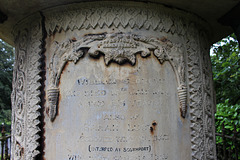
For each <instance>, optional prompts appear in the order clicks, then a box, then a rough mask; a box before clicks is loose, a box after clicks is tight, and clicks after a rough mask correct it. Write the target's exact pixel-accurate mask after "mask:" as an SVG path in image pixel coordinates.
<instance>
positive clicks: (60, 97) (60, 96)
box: [56, 91, 62, 117]
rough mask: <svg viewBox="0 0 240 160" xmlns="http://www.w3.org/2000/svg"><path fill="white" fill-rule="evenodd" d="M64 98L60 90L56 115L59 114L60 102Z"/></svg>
mask: <svg viewBox="0 0 240 160" xmlns="http://www.w3.org/2000/svg"><path fill="white" fill-rule="evenodd" d="M61 100H62V95H61V92H60V91H59V96H58V101H57V108H56V117H57V116H58V115H59V105H60V104H59V103H60V102H61Z"/></svg>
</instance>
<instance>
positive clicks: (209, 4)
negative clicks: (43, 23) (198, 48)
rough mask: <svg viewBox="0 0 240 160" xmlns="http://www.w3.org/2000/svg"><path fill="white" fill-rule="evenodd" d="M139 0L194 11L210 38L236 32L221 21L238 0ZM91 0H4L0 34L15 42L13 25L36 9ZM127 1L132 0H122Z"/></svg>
mask: <svg viewBox="0 0 240 160" xmlns="http://www.w3.org/2000/svg"><path fill="white" fill-rule="evenodd" d="M91 1H105V0H91ZM134 1H139V2H145V3H146V2H147V3H153V4H154V3H155V4H162V5H165V6H168V7H170V8H178V9H180V10H183V11H186V12H189V13H193V14H195V15H197V16H199V17H200V18H203V19H204V20H205V21H206V22H207V23H209V25H210V27H211V28H212V32H213V33H212V36H211V39H210V41H212V42H216V41H217V40H220V39H221V38H222V37H225V36H227V35H228V34H229V33H231V32H233V31H232V29H231V28H230V27H226V26H224V25H222V24H220V23H219V22H218V20H219V18H221V17H222V16H223V15H224V14H226V13H227V12H229V11H230V10H231V9H232V8H233V7H234V6H236V5H237V4H238V3H239V1H237V0H227V1H226V0H194V1H189V0H144V1H143V0H134ZM78 2H89V0H87V1H86V0H67V1H66V0H51V1H49V0H23V1H22V2H21V3H19V2H18V1H16V0H1V1H0V11H1V12H2V13H3V15H6V16H7V19H6V18H5V17H6V16H4V17H3V18H2V19H0V22H1V21H2V23H0V38H2V39H4V40H5V41H7V42H8V43H10V44H14V37H13V36H12V34H11V32H12V29H13V27H14V26H15V25H16V24H17V23H18V22H19V21H21V20H22V19H24V18H25V17H27V16H29V15H32V14H34V13H38V12H40V13H41V12H42V11H43V10H45V9H48V8H52V7H56V6H61V5H66V4H72V3H78ZM121 2H122V3H125V4H128V3H131V2H129V1H125V0H124V1H121ZM147 3H146V4H147Z"/></svg>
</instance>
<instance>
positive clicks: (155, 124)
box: [150, 121, 157, 135]
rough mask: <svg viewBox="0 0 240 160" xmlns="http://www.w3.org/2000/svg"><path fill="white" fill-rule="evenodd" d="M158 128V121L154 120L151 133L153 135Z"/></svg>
mask: <svg viewBox="0 0 240 160" xmlns="http://www.w3.org/2000/svg"><path fill="white" fill-rule="evenodd" d="M156 128H157V122H156V121H153V122H152V125H151V127H150V133H151V134H152V135H154V132H155V130H156Z"/></svg>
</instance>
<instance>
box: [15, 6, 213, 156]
mask: <svg viewBox="0 0 240 160" xmlns="http://www.w3.org/2000/svg"><path fill="white" fill-rule="evenodd" d="M208 28H209V27H208V24H206V23H205V22H204V21H203V20H202V19H200V18H199V17H197V16H195V15H192V14H190V13H187V12H183V11H180V10H177V9H172V8H167V7H164V6H161V5H156V4H148V3H137V2H112V3H108V2H101V3H100V2H91V3H79V4H73V5H67V6H61V7H56V8H51V9H46V10H43V11H42V12H41V13H39V14H35V15H33V16H31V17H28V18H26V19H25V20H23V21H22V22H20V23H19V24H18V25H17V26H16V29H15V30H14V35H15V39H16V40H15V44H16V63H15V68H14V81H13V88H14V90H13V93H12V103H13V104H12V106H13V120H12V123H13V125H12V126H13V128H12V136H13V138H12V159H27V160H29V159H46V160H55V159H58V160H61V159H62V160H66V159H68V160H87V159H92V160H96V159H97V160H136V159H141V160H144V159H146V160H150V159H153V160H175V159H179V160H187V159H199V160H202V159H206V160H207V159H208V160H211V159H216V158H215V157H216V153H215V135H214V131H215V128H214V106H215V104H214V100H213V99H214V98H213V88H212V86H213V85H212V73H211V64H210V57H209V54H208V53H209V46H210V43H209V41H208V39H209V36H210V33H211V32H210V31H209V30H208Z"/></svg>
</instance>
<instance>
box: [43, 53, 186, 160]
mask: <svg viewBox="0 0 240 160" xmlns="http://www.w3.org/2000/svg"><path fill="white" fill-rule="evenodd" d="M136 57H137V58H140V57H141V55H136ZM89 62H91V63H89ZM93 62H94V61H92V58H91V57H87V56H86V57H85V58H83V59H81V62H79V63H77V64H73V63H69V64H68V67H67V68H66V69H64V71H63V73H62V75H61V84H60V85H59V90H60V91H61V101H59V114H60V115H61V116H59V117H57V118H56V119H55V121H54V123H50V124H53V126H52V127H53V128H54V127H55V125H57V126H58V128H56V129H57V130H56V131H54V129H53V130H51V131H50V132H51V133H49V134H50V135H52V134H54V135H55V137H56V143H58V145H59V146H61V147H58V146H55V147H54V148H55V150H56V152H57V153H58V154H57V155H55V157H53V158H57V159H58V158H60V157H64V159H109V160H112V159H116V160H117V159H139V158H140V159H152V158H155V159H159V160H160V159H174V157H172V156H171V155H170V153H171V152H173V151H174V150H176V149H177V148H179V146H180V145H181V146H182V145H183V144H184V142H181V141H184V140H181V141H179V142H177V145H176V144H175V143H176V137H175V136H174V134H173V133H175V132H178V131H177V130H181V128H179V126H178V122H177V121H178V118H179V116H171V117H172V118H170V116H169V115H170V114H174V115H179V112H178V110H177V108H178V105H179V103H178V96H177V86H178V83H177V81H176V79H175V76H176V75H175V72H174V70H173V69H172V66H171V64H170V63H164V64H162V65H163V66H162V67H159V65H160V64H159V61H158V58H156V57H155V56H154V55H153V54H152V55H150V56H149V57H148V58H146V59H144V60H143V61H139V62H138V63H137V64H136V65H134V66H130V65H122V66H121V67H119V66H118V65H117V64H111V65H109V66H106V65H105V63H104V57H101V58H99V60H98V62H99V63H93ZM82 66H89V67H87V68H85V69H82ZM152 68H155V72H150V71H151V70H152ZM70 76H72V77H71V78H70V79H69V77H70ZM67 79H68V81H66V80H67ZM50 124H48V125H50ZM58 124H61V125H58ZM69 124H71V125H69ZM166 124H167V125H166ZM169 125H172V126H173V127H171V129H170V128H169V127H166V126H169ZM183 135H184V134H183ZM68 137H71V139H70V140H69V141H68V140H67V139H68ZM183 139H184V138H183ZM46 143H48V142H46ZM50 143H51V142H50ZM174 145H175V147H170V146H174ZM73 146H75V147H73ZM167 148H171V149H170V150H169V149H167ZM46 149H48V148H46ZM66 153H67V154H66Z"/></svg>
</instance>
